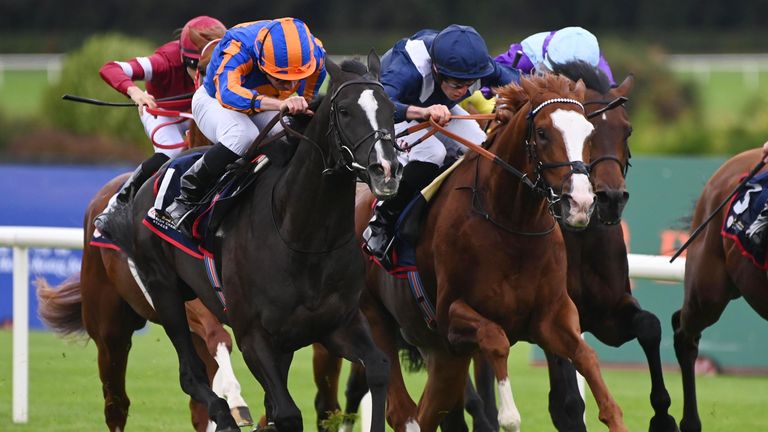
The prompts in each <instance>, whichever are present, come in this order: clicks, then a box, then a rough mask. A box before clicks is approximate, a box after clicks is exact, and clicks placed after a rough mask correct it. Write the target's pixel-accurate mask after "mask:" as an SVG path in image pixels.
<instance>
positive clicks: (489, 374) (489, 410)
mask: <svg viewBox="0 0 768 432" xmlns="http://www.w3.org/2000/svg"><path fill="white" fill-rule="evenodd" d="M472 363H473V364H474V367H475V387H476V388H477V395H478V397H479V398H480V402H481V403H482V404H483V405H482V407H483V413H480V412H477V413H475V414H472V419H473V427H474V430H476V431H482V430H485V429H483V428H484V426H483V425H485V423H486V422H487V424H488V426H489V427H490V430H493V431H496V430H499V410H498V409H497V408H496V390H495V389H494V387H493V384H494V381H495V377H494V375H493V368H492V367H491V364H490V363H489V362H488V360H486V359H485V358H484V357H483V356H482V355H475V356H473V358H472ZM467 411H469V409H467ZM478 423H479V424H478Z"/></svg>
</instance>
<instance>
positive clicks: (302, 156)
mask: <svg viewBox="0 0 768 432" xmlns="http://www.w3.org/2000/svg"><path fill="white" fill-rule="evenodd" d="M323 114H324V115H323ZM315 115H316V116H317V118H315V119H313V121H312V122H311V123H310V125H309V126H308V127H307V130H306V131H305V132H304V135H305V136H307V137H309V138H311V139H313V140H314V141H315V142H316V143H317V144H318V145H319V146H320V148H322V152H321V151H320V150H318V149H317V148H316V147H315V146H314V145H313V144H312V143H310V142H307V141H306V140H302V141H301V142H300V143H299V146H298V149H297V150H296V154H295V155H294V157H293V158H292V159H291V162H290V164H289V166H288V168H287V169H286V172H285V174H284V175H283V176H282V177H281V179H280V180H279V181H278V184H277V185H276V186H275V191H274V194H273V203H272V205H273V206H274V212H275V220H276V221H277V225H278V227H279V228H280V229H281V231H282V232H283V236H284V237H288V238H289V240H293V241H295V242H297V243H301V244H308V243H312V242H313V241H314V239H316V238H317V233H318V232H322V233H323V235H324V236H325V240H323V241H332V239H333V238H334V236H336V235H339V233H341V234H343V233H345V232H346V231H348V230H352V229H353V228H354V196H355V182H354V180H353V179H352V175H351V173H350V174H347V173H343V174H330V175H323V170H324V168H325V166H324V160H323V153H325V154H328V152H329V151H331V150H330V148H329V146H330V143H329V142H328V139H329V136H328V133H327V132H328V114H327V113H321V112H318V113H316V114H315ZM325 246H328V244H327V243H325Z"/></svg>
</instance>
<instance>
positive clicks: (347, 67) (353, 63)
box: [341, 59, 368, 76]
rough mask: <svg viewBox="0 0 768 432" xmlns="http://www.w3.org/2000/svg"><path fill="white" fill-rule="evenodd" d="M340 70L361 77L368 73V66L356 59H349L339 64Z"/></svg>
mask: <svg viewBox="0 0 768 432" xmlns="http://www.w3.org/2000/svg"><path fill="white" fill-rule="evenodd" d="M341 70H343V71H344V72H350V73H353V74H357V75H360V76H363V75H365V74H367V73H368V66H366V65H364V64H363V63H362V62H360V61H359V60H357V59H350V60H344V61H343V62H341Z"/></svg>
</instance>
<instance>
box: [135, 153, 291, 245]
mask: <svg viewBox="0 0 768 432" xmlns="http://www.w3.org/2000/svg"><path fill="white" fill-rule="evenodd" d="M296 146H297V143H296V142H295V141H292V140H289V141H286V140H277V141H273V142H270V143H269V144H266V145H264V146H263V147H262V148H261V149H260V150H261V153H260V154H259V155H258V156H256V157H255V158H253V159H252V160H245V159H239V160H238V161H236V162H235V163H233V164H231V165H230V166H228V167H227V170H226V172H225V173H224V175H223V176H222V177H221V178H220V179H219V180H218V181H217V182H216V184H215V185H214V186H213V187H212V188H211V190H210V191H209V192H208V193H207V194H206V195H205V197H204V198H203V200H202V201H201V202H200V203H198V204H197V205H196V206H195V207H194V208H193V210H192V214H191V215H190V216H189V217H191V218H192V220H193V223H192V237H188V236H186V235H184V234H182V233H180V232H179V231H177V230H176V229H175V228H174V227H173V226H172V225H171V224H170V223H169V222H168V221H167V220H166V219H165V218H162V217H159V216H158V210H164V209H165V208H166V207H167V206H169V205H170V204H171V203H172V202H173V200H174V199H175V198H176V197H177V196H178V195H179V193H180V182H181V176H182V175H183V174H184V173H185V172H186V170H187V169H189V167H191V166H192V165H193V164H194V163H195V161H197V160H198V159H199V158H200V157H202V155H203V152H202V151H201V152H192V153H188V154H185V155H183V156H181V157H178V158H176V159H174V160H173V161H172V162H171V163H170V164H169V165H168V167H167V168H166V169H165V171H164V172H163V173H162V174H161V175H158V176H157V179H156V180H155V184H154V189H153V190H154V194H155V196H156V198H155V205H154V206H153V207H152V208H150V209H149V211H148V212H147V215H146V216H145V217H144V220H143V222H142V223H143V224H144V225H145V226H146V227H147V228H149V229H150V230H151V231H152V232H153V233H155V234H156V235H157V236H159V237H160V238H162V239H164V240H166V241H167V242H168V243H170V244H171V245H173V246H175V247H177V248H178V249H180V250H182V251H184V252H185V253H187V254H189V255H192V256H194V257H196V258H202V257H203V255H206V256H213V250H214V234H215V232H216V230H217V229H218V227H219V225H221V222H222V221H223V219H224V217H225V216H226V215H227V214H228V213H229V211H231V210H232V209H233V208H235V206H236V205H237V204H238V203H239V202H240V201H241V200H240V199H239V198H238V197H240V196H241V195H242V194H243V193H244V192H246V191H248V190H249V189H250V188H251V187H252V186H253V184H254V183H255V182H256V180H257V179H258V177H259V176H260V174H261V173H262V172H263V171H264V170H265V169H266V168H267V167H268V166H270V165H274V166H276V167H282V166H285V165H287V164H288V162H289V161H290V159H291V157H292V156H293V153H294V152H295V151H296Z"/></svg>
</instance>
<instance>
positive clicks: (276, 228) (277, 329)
mask: <svg viewBox="0 0 768 432" xmlns="http://www.w3.org/2000/svg"><path fill="white" fill-rule="evenodd" d="M326 67H327V69H328V71H329V73H330V76H331V80H332V81H331V85H330V86H329V92H328V93H329V95H330V96H328V97H326V98H324V100H323V101H322V103H321V104H320V106H319V107H318V108H317V110H316V111H315V114H314V116H313V117H312V119H311V120H310V122H309V124H308V125H307V127H306V129H305V130H304V131H303V135H302V136H301V138H300V142H299V145H298V149H297V151H296V154H295V155H294V156H293V158H292V159H291V161H290V162H289V163H288V165H287V166H286V167H285V168H284V169H277V167H275V168H276V169H267V170H265V171H264V172H263V173H262V174H261V176H260V178H259V179H258V181H256V182H255V184H253V185H252V188H251V189H249V190H248V191H247V192H245V196H244V197H243V198H242V200H241V202H240V203H239V205H238V206H237V207H236V208H234V209H232V210H231V211H230V213H228V214H227V216H226V217H225V218H224V219H223V221H222V223H221V226H220V227H219V229H218V231H217V238H216V245H215V250H216V254H215V255H216V259H217V261H218V263H219V264H220V266H221V269H220V272H221V278H222V281H223V284H222V285H223V294H224V297H225V304H223V303H222V301H221V300H220V299H219V297H218V296H217V295H216V294H215V292H214V291H213V289H212V288H211V287H210V286H209V285H208V282H207V279H206V276H205V269H204V268H203V266H202V265H201V264H200V262H199V261H198V260H197V259H195V258H193V257H191V256H189V255H187V254H186V253H183V252H181V251H179V250H177V249H176V248H174V247H173V246H171V245H170V244H168V243H166V242H164V241H163V240H161V239H160V238H158V237H157V236H155V235H153V234H152V233H150V232H149V230H146V229H144V228H143V227H141V221H142V219H143V218H144V216H145V215H146V213H147V210H148V209H149V208H150V207H151V206H152V205H153V201H154V197H153V196H152V191H151V188H149V187H144V188H142V189H141V190H140V191H139V193H138V194H137V196H136V199H135V200H134V201H133V203H132V205H131V206H127V207H122V208H118V212H117V213H116V215H117V217H115V218H112V219H111V220H110V222H113V224H112V225H111V226H108V228H109V229H108V230H109V231H110V232H112V233H114V235H115V237H116V238H117V240H118V243H119V244H120V245H121V246H122V247H123V250H124V251H126V252H127V253H128V254H129V255H131V256H132V257H133V258H134V260H135V262H136V266H137V269H138V270H139V274H140V275H141V279H142V280H143V281H144V282H145V284H146V286H147V289H148V291H149V294H150V296H151V297H152V300H153V301H154V304H155V306H156V308H157V310H158V314H159V317H160V321H161V323H162V324H163V327H164V329H165V331H166V333H167V334H168V336H169V338H170V339H171V341H172V343H173V345H174V348H175V349H176V351H177V353H178V355H179V366H180V381H181V386H182V389H184V391H185V392H187V393H188V394H190V395H191V396H192V397H193V399H195V400H197V401H201V402H203V403H204V404H205V405H206V406H207V407H208V414H209V417H210V418H211V419H212V420H214V421H215V422H216V424H217V430H218V431H237V430H238V428H237V426H236V424H235V422H234V420H233V419H232V417H231V415H230V413H229V410H228V409H226V403H225V402H224V401H223V400H221V399H220V398H218V397H217V396H216V395H215V394H213V393H212V392H211V390H210V388H209V387H208V386H207V383H206V380H205V377H204V368H203V364H202V362H201V361H200V359H199V358H198V357H197V356H196V354H195V352H194V350H193V349H192V343H191V340H190V338H189V330H188V328H187V326H186V322H185V319H184V310H183V307H182V305H183V300H184V299H186V298H189V297H193V296H197V297H199V298H200V299H201V300H202V301H203V303H204V304H205V305H206V306H208V308H209V309H211V311H213V312H214V313H215V314H216V315H217V317H218V318H219V319H220V320H222V322H226V323H228V324H229V325H230V326H231V327H232V330H233V333H234V335H235V339H236V341H237V343H238V346H239V348H240V350H241V351H242V353H243V358H244V359H245V362H246V364H247V365H248V367H249V368H250V370H251V372H252V373H253V374H254V375H255V376H256V378H257V379H258V380H259V382H260V383H261V385H262V386H263V387H264V390H265V393H266V401H265V402H266V404H267V417H268V419H269V421H271V422H273V423H274V425H275V426H276V427H277V429H278V430H280V431H298V430H302V428H303V423H302V417H301V413H300V412H299V410H298V407H297V406H296V404H295V402H294V401H293V399H292V398H291V396H290V394H289V393H288V388H287V379H288V370H289V367H290V364H291V360H292V358H293V353H294V351H295V350H297V349H298V348H300V347H302V346H306V345H307V344H310V343H313V342H321V343H322V344H323V345H324V346H326V347H328V348H329V349H330V350H332V351H333V352H334V353H335V354H337V355H341V356H342V357H344V358H346V359H348V360H350V361H353V362H361V363H363V364H365V366H366V378H367V381H368V384H369V386H370V388H371V392H372V394H373V403H374V409H373V412H374V427H373V430H374V431H377V432H383V430H384V398H385V393H386V387H387V380H388V370H389V365H388V361H387V358H386V356H385V355H384V353H382V352H381V351H380V350H379V349H378V348H376V346H375V345H374V344H373V340H372V338H371V335H370V332H369V329H368V327H367V325H366V323H365V319H364V317H363V316H362V314H361V313H360V311H359V307H358V301H359V296H360V293H361V290H362V287H363V277H364V274H363V270H364V269H363V260H362V258H361V255H360V250H359V248H358V245H357V243H356V240H355V235H354V234H355V232H354V228H355V226H354V204H355V178H356V176H357V175H361V176H362V177H364V178H365V179H366V180H367V182H368V185H369V187H370V188H371V189H372V190H373V191H374V192H375V193H376V195H377V196H379V197H381V198H387V197H389V196H391V195H393V194H395V193H396V192H397V185H398V182H399V175H400V170H399V166H398V163H397V159H396V154H395V150H394V145H393V140H392V138H393V136H392V135H391V134H392V131H393V130H394V125H393V113H394V106H393V105H392V103H391V102H390V101H389V98H388V97H387V95H386V94H385V92H384V90H383V87H382V86H381V84H380V83H379V82H378V81H377V78H378V73H379V69H380V65H379V59H378V57H377V56H376V55H375V54H373V53H372V54H371V55H369V57H368V68H366V67H365V65H362V64H361V63H359V62H345V63H344V64H342V66H341V67H339V66H337V65H335V64H334V63H332V62H331V61H328V62H327V63H326Z"/></svg>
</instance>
